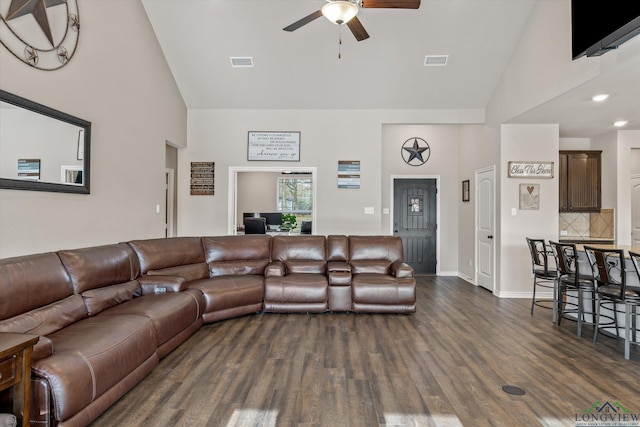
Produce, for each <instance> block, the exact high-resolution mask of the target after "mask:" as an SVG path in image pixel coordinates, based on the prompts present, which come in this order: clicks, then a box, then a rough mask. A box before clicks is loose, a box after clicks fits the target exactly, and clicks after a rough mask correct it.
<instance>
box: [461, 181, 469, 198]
mask: <svg viewBox="0 0 640 427" xmlns="http://www.w3.org/2000/svg"><path fill="white" fill-rule="evenodd" d="M462 201H463V202H468V201H469V180H468V179H465V180H464V181H462Z"/></svg>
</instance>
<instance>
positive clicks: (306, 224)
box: [300, 221, 311, 234]
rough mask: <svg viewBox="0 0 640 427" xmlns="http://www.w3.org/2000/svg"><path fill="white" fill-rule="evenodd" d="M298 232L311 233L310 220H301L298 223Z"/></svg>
mask: <svg viewBox="0 0 640 427" xmlns="http://www.w3.org/2000/svg"><path fill="white" fill-rule="evenodd" d="M300 234H311V221H302V222H301V223H300Z"/></svg>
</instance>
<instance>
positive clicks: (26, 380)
mask: <svg viewBox="0 0 640 427" xmlns="http://www.w3.org/2000/svg"><path fill="white" fill-rule="evenodd" d="M37 342H38V336H37V335H27V334H13V333H5V332H0V392H2V391H4V390H8V389H11V394H12V398H13V414H14V415H15V416H16V417H17V418H18V425H21V426H29V405H30V404H31V352H32V351H33V346H34V345H35V344H36V343H37Z"/></svg>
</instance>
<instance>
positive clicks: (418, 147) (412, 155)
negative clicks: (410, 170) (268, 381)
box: [400, 137, 431, 166]
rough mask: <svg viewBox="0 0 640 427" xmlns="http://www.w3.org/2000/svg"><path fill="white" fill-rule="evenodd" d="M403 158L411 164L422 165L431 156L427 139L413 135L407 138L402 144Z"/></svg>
mask: <svg viewBox="0 0 640 427" xmlns="http://www.w3.org/2000/svg"><path fill="white" fill-rule="evenodd" d="M400 152H401V154H402V159H403V160H404V162H405V163H406V164H408V165H409V166H422V165H424V164H425V163H427V160H429V157H431V148H430V147H429V144H428V143H427V141H425V140H424V139H422V138H418V137H413V138H409V139H407V140H406V141H405V142H404V144H402V150H400Z"/></svg>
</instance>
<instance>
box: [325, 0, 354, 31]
mask: <svg viewBox="0 0 640 427" xmlns="http://www.w3.org/2000/svg"><path fill="white" fill-rule="evenodd" d="M357 14H358V6H357V5H356V4H355V3H351V2H350V1H343V0H336V1H332V2H329V3H327V4H325V5H324V6H322V15H324V17H325V18H327V19H328V20H329V21H331V22H333V23H334V24H337V25H341V24H346V23H347V22H349V21H350V20H351V19H352V18H353V17H354V16H356V15H357Z"/></svg>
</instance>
